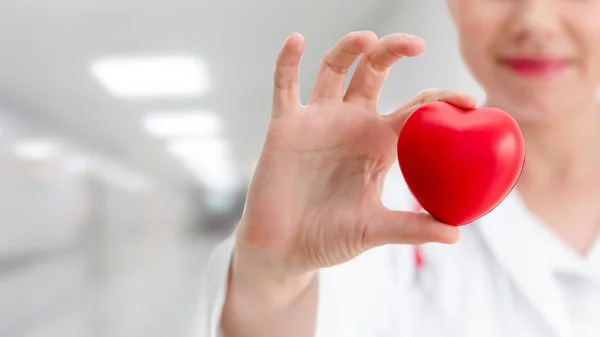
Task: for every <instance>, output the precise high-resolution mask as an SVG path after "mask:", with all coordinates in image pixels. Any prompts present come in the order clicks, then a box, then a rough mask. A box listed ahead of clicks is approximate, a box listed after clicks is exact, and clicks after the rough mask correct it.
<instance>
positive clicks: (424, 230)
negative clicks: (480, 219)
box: [364, 208, 460, 249]
mask: <svg viewBox="0 0 600 337" xmlns="http://www.w3.org/2000/svg"><path fill="white" fill-rule="evenodd" d="M371 219H372V221H371V222H370V223H369V224H368V225H367V228H366V229H365V237H364V240H365V244H366V245H367V246H368V247H366V248H367V249H370V248H374V247H379V246H383V245H387V244H412V245H418V244H423V243H429V242H439V243H446V244H454V243H456V242H458V239H459V238H460V231H459V230H458V228H457V227H454V226H450V225H446V224H443V223H441V222H439V221H437V220H435V219H434V218H433V217H432V216H431V215H429V214H426V213H414V212H403V211H390V210H388V209H386V208H384V209H383V210H380V211H379V212H377V214H376V215H375V216H373V217H372V218H371Z"/></svg>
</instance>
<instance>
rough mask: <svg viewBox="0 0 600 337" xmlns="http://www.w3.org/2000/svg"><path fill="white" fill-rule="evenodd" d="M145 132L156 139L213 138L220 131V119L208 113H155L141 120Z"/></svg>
mask: <svg viewBox="0 0 600 337" xmlns="http://www.w3.org/2000/svg"><path fill="white" fill-rule="evenodd" d="M143 125H144V128H145V129H146V131H147V132H148V133H149V134H151V135H153V136H156V137H161V138H166V137H174V136H214V135H216V134H218V133H219V132H220V130H221V127H222V124H221V119H220V118H219V116H217V115H216V114H215V113H213V112H209V111H181V112H157V113H150V114H148V115H146V116H145V117H144V119H143Z"/></svg>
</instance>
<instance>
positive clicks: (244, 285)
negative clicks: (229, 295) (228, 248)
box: [229, 248, 318, 307]
mask: <svg viewBox="0 0 600 337" xmlns="http://www.w3.org/2000/svg"><path fill="white" fill-rule="evenodd" d="M248 255H249V254H247V253H246V252H244V251H242V250H241V249H238V248H236V249H235V250H234V253H233V258H232V263H231V270H230V273H229V274H230V279H229V284H230V291H232V292H235V293H236V294H238V296H240V297H243V298H246V299H247V300H249V301H251V302H254V303H255V304H256V303H257V302H258V303H263V304H265V305H268V306H269V307H282V306H287V305H289V304H291V303H292V302H294V301H296V300H297V299H298V298H299V297H301V296H302V294H304V293H305V292H307V291H308V290H309V289H311V288H313V287H316V284H317V274H318V272H317V271H316V270H315V271H307V272H301V273H300V272H292V271H290V270H287V269H286V268H285V267H282V266H280V265H277V264H274V263H271V262H270V261H265V260H264V259H258V258H255V257H252V256H248Z"/></svg>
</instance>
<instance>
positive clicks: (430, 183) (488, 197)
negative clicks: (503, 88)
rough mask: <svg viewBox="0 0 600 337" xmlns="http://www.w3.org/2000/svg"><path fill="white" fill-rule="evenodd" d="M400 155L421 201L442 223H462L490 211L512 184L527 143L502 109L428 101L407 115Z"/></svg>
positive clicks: (401, 166)
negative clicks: (470, 107)
mask: <svg viewBox="0 0 600 337" xmlns="http://www.w3.org/2000/svg"><path fill="white" fill-rule="evenodd" d="M398 161H399V163H400V170H401V171H402V175H403V176H404V180H405V181H406V184H407V186H408V188H409V189H410V191H411V193H412V194H413V196H414V197H415V199H416V200H417V202H418V203H419V204H420V205H421V207H423V209H424V210H425V211H427V212H428V213H429V214H430V215H431V216H433V217H434V218H436V219H437V220H439V221H441V222H443V223H446V224H449V225H453V226H462V225H465V224H468V223H470V222H473V221H475V220H477V219H478V218H480V217H482V216H484V215H485V214H487V213H489V212H490V211H492V210H493V209H494V208H495V207H496V206H498V205H499V204H500V203H501V202H502V200H504V198H506V196H507V195H508V194H509V193H510V191H511V190H512V189H513V188H514V186H515V184H516V183H517V180H518V179H519V177H520V175H521V172H522V170H523V164H524V162H525V143H524V141H523V134H522V132H521V129H520V128H519V125H518V124H517V122H516V121H515V120H514V119H513V118H512V116H510V115H509V114H508V113H507V112H505V111H503V110H500V109H496V108H491V107H481V108H478V109H473V110H463V109H460V108H458V107H456V106H454V105H451V104H448V103H445V102H432V103H428V104H425V105H423V106H421V107H420V108H419V109H417V110H416V111H414V112H413V113H412V114H411V115H410V117H408V119H407V120H406V124H405V125H404V127H403V128H402V131H401V132H400V136H399V137H398Z"/></svg>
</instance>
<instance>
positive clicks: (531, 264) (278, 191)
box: [202, 0, 600, 337]
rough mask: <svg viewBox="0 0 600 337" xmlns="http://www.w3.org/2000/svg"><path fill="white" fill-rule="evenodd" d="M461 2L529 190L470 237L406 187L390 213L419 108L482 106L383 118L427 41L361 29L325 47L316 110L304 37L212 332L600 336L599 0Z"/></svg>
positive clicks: (282, 76)
mask: <svg viewBox="0 0 600 337" xmlns="http://www.w3.org/2000/svg"><path fill="white" fill-rule="evenodd" d="M448 5H449V8H450V11H451V13H452V16H453V19H454V21H455V23H456V25H457V27H458V32H459V36H460V47H461V50H462V54H463V56H464V60H465V62H466V63H467V65H468V67H469V68H470V70H471V72H472V73H473V75H474V77H475V78H476V79H477V80H478V82H479V83H480V84H481V86H482V87H483V88H484V89H485V91H486V94H487V105H491V106H496V107H499V108H502V109H504V110H506V111H508V112H510V113H511V114H512V115H513V116H514V117H515V119H516V120H517V121H518V122H519V124H520V126H521V127H522V130H523V134H524V136H525V140H526V146H527V161H526V167H525V169H524V172H523V175H522V177H521V179H520V181H519V183H518V185H517V188H516V189H515V190H514V192H513V193H512V194H511V195H509V197H508V198H507V199H505V201H504V202H503V203H502V204H501V205H500V206H499V207H498V208H497V209H495V210H494V211H493V212H491V213H490V214H488V215H487V216H485V217H483V218H482V219H480V220H479V221H477V222H475V223H473V224H470V225H468V226H465V227H463V228H461V229H460V236H461V237H460V240H459V229H457V228H455V227H451V226H448V225H445V224H442V223H439V222H436V221H435V220H433V219H432V218H431V217H429V216H428V215H426V214H419V213H413V212H411V209H413V205H414V201H413V200H412V199H411V198H410V197H409V195H410V194H409V193H408V192H406V200H405V202H403V203H400V204H395V205H391V206H393V208H394V209H399V210H402V211H392V210H389V209H388V208H386V207H384V205H383V204H382V202H381V201H380V200H381V196H382V193H383V192H385V191H383V182H384V178H385V177H386V173H387V172H388V170H389V169H390V167H391V165H392V163H393V162H394V160H395V142H396V140H397V135H398V133H399V131H400V129H401V128H402V125H403V122H404V120H405V119H406V117H407V115H408V114H410V113H411V112H412V111H414V109H415V108H416V107H418V106H419V105H420V104H423V103H424V102H428V101H434V100H442V101H447V102H450V103H452V104H455V105H457V106H460V107H463V108H471V107H473V106H474V105H475V100H474V99H473V98H472V97H470V96H468V95H466V94H462V93H457V92H452V91H444V90H441V91H440V90H433V91H427V92H424V93H422V94H420V95H419V96H418V97H416V98H415V99H413V100H411V101H410V102H408V103H406V104H405V105H403V106H402V107H401V108H399V109H398V110H397V111H395V112H394V113H392V114H390V115H388V116H385V117H380V116H379V115H378V114H377V111H376V103H377V99H378V96H379V92H380V89H381V87H382V85H383V82H384V80H385V77H386V74H387V73H388V71H389V69H390V66H391V65H392V64H393V63H394V62H396V61H397V60H398V59H400V58H401V57H404V56H417V55H418V54H419V53H420V52H421V51H422V50H423V41H422V40H421V39H419V38H418V37H412V36H408V35H404V34H392V35H389V36H386V37H384V38H382V39H378V38H377V37H376V36H375V35H374V34H373V33H371V32H358V33H352V34H349V35H347V36H344V37H343V38H342V39H341V40H340V41H338V42H337V43H336V44H335V46H333V47H332V48H331V49H330V50H329V51H328V52H327V54H326V55H325V57H324V58H323V62H322V66H321V67H320V70H319V74H318V77H317V79H316V83H315V87H314V91H313V94H312V98H311V100H310V103H309V104H308V105H307V106H302V105H301V104H300V101H299V98H298V64H299V61H300V56H301V54H302V51H303V49H304V41H303V39H302V37H301V36H300V35H297V34H293V35H291V36H290V37H289V39H288V40H287V41H286V42H285V44H284V46H283V48H282V51H281V54H280V56H279V58H278V61H277V66H276V71H275V89H274V100H273V115H272V119H271V122H270V125H269V130H268V135H267V139H266V143H265V145H264V149H263V152H262V155H261V158H260V162H259V164H258V167H257V169H256V173H255V176H254V178H253V180H252V183H251V186H250V189H249V194H248V201H247V206H246V210H245V213H244V215H243V218H242V220H241V222H240V224H239V227H238V229H237V231H236V235H235V237H234V238H232V239H230V240H229V241H227V242H225V243H224V244H223V245H222V246H221V247H220V248H219V249H218V250H217V251H216V252H215V255H214V258H213V260H212V262H211V264H210V266H209V269H208V273H209V278H208V280H207V284H206V291H205V293H204V294H203V295H204V300H205V304H206V309H207V313H208V316H207V317H204V319H205V320H206V322H207V328H208V330H205V331H202V335H203V336H210V337H214V336H217V334H218V333H221V332H222V333H223V335H224V336H227V337H236V336H244V337H253V336H261V337H265V336H289V337H292V336H294V337H295V336H298V337H300V336H302V337H308V336H313V335H317V336H326V337H330V336H331V337H334V336H335V337H338V336H339V337H355V336H356V337H359V336H361V337H362V336H486V337H489V336H564V337H566V336H599V335H600V318H599V317H600V244H596V237H597V229H598V226H599V225H600V153H599V152H598V151H599V150H598V148H599V147H600V113H599V111H598V108H597V103H596V100H595V97H594V95H595V92H596V89H597V87H598V85H599V84H600V20H598V18H599V17H600V1H598V0H587V1H566V0H565V1H562V0H520V1H489V0H448ZM356 58H360V62H359V65H358V67H357V69H356V71H355V73H354V75H353V77H352V79H351V82H350V84H349V87H348V89H347V90H346V91H345V92H344V91H343V87H344V83H345V78H346V72H347V70H348V67H350V65H351V64H352V63H353V62H354V60H355V59H356ZM392 171H397V168H395V170H392ZM387 188H393V189H398V188H400V186H398V185H397V184H396V185H394V186H392V185H386V190H387ZM423 243H430V244H427V245H423V246H421V250H420V251H419V254H418V255H417V258H418V259H417V260H418V261H417V262H419V263H415V253H414V249H413V247H414V245H416V244H423ZM440 243H441V244H440ZM230 258H231V259H230ZM421 259H422V263H421ZM230 261H231V263H230ZM219 330H221V332H219Z"/></svg>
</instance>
